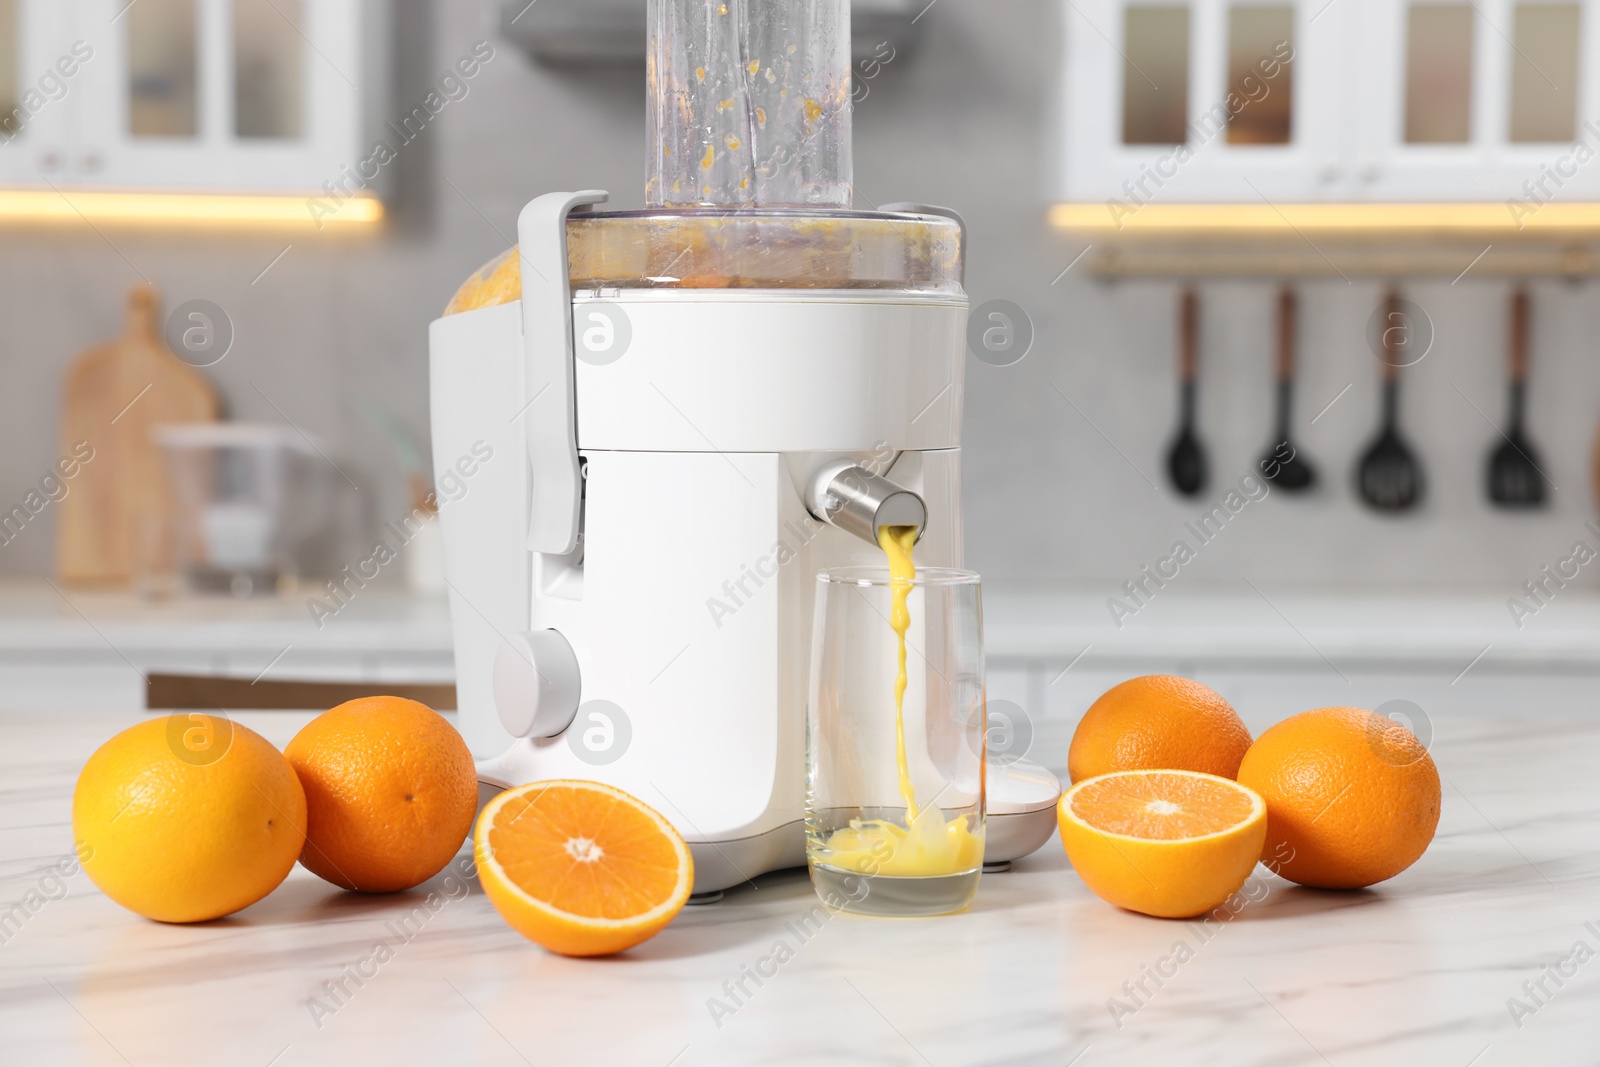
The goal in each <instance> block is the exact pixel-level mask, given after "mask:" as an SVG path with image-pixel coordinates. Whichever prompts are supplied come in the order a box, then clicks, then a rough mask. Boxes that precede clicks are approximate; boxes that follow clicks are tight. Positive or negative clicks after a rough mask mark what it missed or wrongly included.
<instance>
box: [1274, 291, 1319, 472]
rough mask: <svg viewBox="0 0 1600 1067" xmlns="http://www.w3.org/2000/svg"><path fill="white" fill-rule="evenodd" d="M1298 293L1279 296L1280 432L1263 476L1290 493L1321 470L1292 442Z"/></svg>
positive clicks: (1283, 292) (1282, 292)
mask: <svg viewBox="0 0 1600 1067" xmlns="http://www.w3.org/2000/svg"><path fill="white" fill-rule="evenodd" d="M1296 319H1297V316H1296V307H1295V298H1294V290H1293V289H1290V288H1289V287H1288V286H1284V288H1283V290H1282V291H1281V292H1279V293H1278V432H1277V436H1275V437H1274V438H1273V440H1272V444H1270V445H1268V446H1267V452H1266V455H1264V456H1262V457H1261V473H1262V474H1264V475H1266V477H1267V478H1268V479H1269V480H1270V481H1271V482H1272V484H1273V485H1275V486H1277V487H1278V488H1279V489H1282V490H1284V491H1286V492H1290V493H1298V492H1300V491H1302V490H1305V489H1310V488H1311V487H1312V485H1314V484H1315V483H1316V480H1317V469H1316V468H1315V467H1313V466H1312V465H1311V462H1310V461H1309V460H1307V459H1306V458H1305V457H1304V456H1302V455H1301V454H1300V450H1299V449H1298V448H1296V447H1295V446H1294V444H1293V443H1292V442H1291V441H1290V440H1289V410H1290V400H1291V398H1292V396H1293V394H1294V342H1295V330H1296Z"/></svg>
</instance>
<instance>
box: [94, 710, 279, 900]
mask: <svg viewBox="0 0 1600 1067" xmlns="http://www.w3.org/2000/svg"><path fill="white" fill-rule="evenodd" d="M305 825H306V799H305V794H304V793H303V792H302V791H301V789H300V783H299V782H298V781H296V780H295V774H294V771H293V770H291V769H290V768H289V764H288V762H287V761H286V760H285V759H284V758H283V755H282V754H281V753H279V751H278V750H277V749H275V748H273V747H272V744H271V742H269V741H268V740H267V739H266V738H264V737H262V736H261V735H260V734H258V733H256V732H255V731H253V730H249V729H246V728H245V727H243V726H240V725H239V724H238V723H235V722H231V721H229V720H228V719H226V718H224V717H222V716H216V715H202V714H199V713H194V714H186V715H185V714H180V715H166V716H162V717H161V718H155V719H147V720H145V721H144V722H141V723H139V724H138V725H137V726H130V727H129V728H128V729H126V730H124V731H122V732H121V733H120V734H118V735H117V736H115V737H113V738H112V739H111V740H109V741H107V742H106V743H105V744H103V745H101V746H100V747H99V748H98V749H97V750H96V751H95V753H94V755H92V756H90V757H89V762H87V763H86V764H84V766H83V770H82V771H81V772H80V773H79V774H78V784H77V788H76V789H75V790H74V791H73V794H72V833H73V836H74V837H75V838H76V840H77V851H78V856H79V858H80V860H81V861H82V863H83V869H84V871H85V872H87V873H88V875H89V878H90V880H92V881H93V882H94V884H95V885H97V886H99V887H100V889H101V891H102V892H104V893H105V895H106V896H108V897H110V898H111V899H112V900H114V901H116V902H117V903H118V904H121V905H122V906H123V907H125V908H127V909H128V910H130V911H135V912H138V913H139V914H140V915H143V916H144V917H145V918H147V919H159V920H160V921H162V922H170V923H187V922H200V921H203V920H205V919H217V918H221V917H222V916H224V915H229V914H232V913H233V912H236V911H238V910H239V909H241V908H246V907H249V906H250V905H251V904H254V903H255V902H256V901H258V900H260V899H261V898H262V897H264V896H266V895H267V894H268V893H270V892H272V891H273V890H274V889H276V888H277V886H278V883H280V882H282V881H283V880H284V878H285V877H287V876H288V874H289V872H290V871H291V870H293V869H294V861H295V857H296V856H298V855H299V854H300V846H301V844H302V843H304V841H305Z"/></svg>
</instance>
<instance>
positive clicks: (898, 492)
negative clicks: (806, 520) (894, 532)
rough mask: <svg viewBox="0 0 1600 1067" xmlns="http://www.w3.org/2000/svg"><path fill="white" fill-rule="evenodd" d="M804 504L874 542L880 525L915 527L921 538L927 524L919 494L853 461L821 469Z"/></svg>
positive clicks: (823, 517) (831, 520) (809, 488)
mask: <svg viewBox="0 0 1600 1067" xmlns="http://www.w3.org/2000/svg"><path fill="white" fill-rule="evenodd" d="M805 504H806V508H807V509H808V510H809V511H810V512H811V514H813V515H815V516H816V517H817V518H819V519H821V520H822V521H823V522H826V523H830V524H832V525H834V526H837V527H838V528H839V529H841V530H843V531H845V532H846V533H852V534H855V535H856V536H857V537H859V538H861V539H862V540H864V541H866V542H868V543H869V544H874V545H875V544H877V543H878V527H880V526H915V527H916V528H917V539H918V540H919V541H920V540H921V539H922V531H923V529H924V528H925V527H926V526H927V525H928V505H927V504H925V503H923V500H922V498H921V497H920V496H918V495H917V494H916V493H913V492H912V491H911V490H909V489H907V488H906V487H905V486H902V485H896V484H895V483H894V482H891V481H890V480H889V479H887V478H884V477H882V476H881V475H877V474H873V473H872V472H871V471H869V470H867V469H866V468H865V467H861V466H857V465H856V464H854V463H843V464H836V465H834V466H831V467H824V468H823V469H822V470H820V471H818V472H817V473H816V474H815V475H814V476H813V477H812V478H811V481H810V482H809V483H807V485H806V495H805Z"/></svg>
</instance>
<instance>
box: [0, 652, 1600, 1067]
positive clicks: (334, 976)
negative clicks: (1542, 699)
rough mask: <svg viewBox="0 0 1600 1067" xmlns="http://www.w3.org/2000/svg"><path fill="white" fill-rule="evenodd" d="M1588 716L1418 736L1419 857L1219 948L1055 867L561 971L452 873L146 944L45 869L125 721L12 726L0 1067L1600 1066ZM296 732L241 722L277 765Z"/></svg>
mask: <svg viewBox="0 0 1600 1067" xmlns="http://www.w3.org/2000/svg"><path fill="white" fill-rule="evenodd" d="M1470 684H1471V683H1470V681H1468V682H1463V683H1462V687H1463V688H1466V687H1469V686H1470ZM1583 710H1592V709H1584V708H1582V707H1581V706H1580V707H1548V708H1545V709H1543V712H1542V714H1540V715H1539V716H1538V717H1535V718H1531V719H1530V718H1527V717H1526V715H1527V712H1526V711H1524V713H1523V714H1524V717H1523V718H1521V719H1518V720H1513V719H1511V718H1510V717H1505V716H1502V717H1478V716H1461V717H1459V718H1457V717H1450V718H1446V717H1445V716H1443V715H1442V714H1436V715H1435V716H1434V723H1433V726H1434V732H1435V736H1434V738H1433V745H1432V748H1433V754H1434V757H1435V759H1436V760H1437V762H1438V764H1439V766H1440V769H1441V772H1442V774H1443V776H1444V779H1445V786H1444V810H1443V815H1442V818H1441V821H1440V824H1439V833H1438V837H1437V838H1436V839H1435V841H1434V844H1433V847H1432V848H1431V850H1430V851H1429V852H1428V853H1427V855H1425V856H1424V857H1423V858H1422V860H1421V861H1419V862H1418V863H1417V864H1416V865H1415V866H1414V867H1413V868H1412V869H1411V870H1409V871H1406V872H1405V873H1403V874H1402V875H1400V876H1399V877H1397V878H1395V879H1393V880H1392V881H1390V882H1388V883H1385V884H1383V885H1381V886H1379V887H1377V888H1376V889H1372V890H1367V891H1361V892H1353V893H1330V892H1318V891H1313V890H1306V889H1302V888H1299V887H1296V886H1293V885H1291V884H1290V883H1287V882H1284V881H1282V880H1279V879H1277V878H1274V877H1271V876H1269V875H1267V874H1266V872H1265V871H1264V870H1263V869H1260V868H1258V870H1257V875H1256V877H1255V879H1254V880H1253V881H1252V882H1251V883H1247V890H1248V892H1249V895H1250V897H1251V898H1253V899H1251V900H1250V902H1249V903H1247V904H1245V905H1244V906H1243V907H1242V908H1241V909H1240V910H1239V911H1238V913H1237V915H1235V916H1234V917H1233V918H1231V919H1230V920H1229V921H1227V922H1223V923H1216V924H1214V925H1212V926H1211V927H1205V926H1202V925H1200V924H1197V923H1186V922H1172V921H1163V920H1156V919H1150V918H1146V917H1142V916H1138V915H1133V914H1130V913H1125V912H1121V911H1118V910H1117V909H1115V908H1113V907H1111V906H1110V905H1108V904H1105V903H1103V902H1102V901H1100V900H1098V899H1097V898H1095V897H1094V896H1093V895H1092V894H1091V893H1090V892H1089V891H1088V890H1087V889H1086V888H1085V887H1084V886H1083V885H1082V883H1081V882H1079V880H1078V879H1077V877H1076V875H1074V874H1073V872H1072V870H1071V868H1070V867H1069V866H1068V864H1067V862H1066V859H1065V857H1064V856H1063V855H1062V852H1061V849H1060V845H1059V843H1058V842H1057V841H1055V840H1054V839H1052V840H1051V841H1050V842H1049V843H1048V844H1046V845H1045V847H1044V848H1043V849H1041V850H1040V851H1039V852H1038V853H1036V854H1034V855H1033V856H1031V857H1029V858H1027V859H1025V860H1023V861H1021V862H1019V863H1018V864H1016V866H1015V868H1014V869H1013V870H1011V871H1010V872H1008V873H1005V874H998V875H986V876H985V877H984V880H983V884H982V887H981V889H980V890H979V894H978V898H977V901H976V902H975V903H974V905H973V906H972V907H971V908H970V909H968V910H967V911H966V912H964V913H962V914H959V915H954V916H946V917H942V918H935V919H920V920H910V919H902V920H887V919H870V918H862V917H857V916H850V915H832V916H829V915H828V914H827V913H825V912H819V911H816V910H815V909H816V908H817V907H818V904H819V902H818V901H817V899H816V898H815V896H814V894H813V893H812V892H811V889H810V886H809V883H808V882H807V880H806V878H805V875H804V873H803V872H780V873H777V874H773V875H768V876H765V877H762V878H760V879H758V880H757V881H756V883H755V885H754V886H745V887H742V888H740V889H738V890H734V891H730V892H729V893H728V894H727V896H726V898H725V899H724V900H723V901H722V902H721V903H718V904H714V905H709V906H705V907H692V908H688V909H686V910H685V911H684V913H683V914H682V915H680V916H679V918H678V919H677V920H676V921H675V922H674V923H673V925H672V926H671V927H669V928H668V929H667V930H666V931H665V932H664V933H662V934H661V935H660V936H658V937H656V938H655V939H654V940H652V941H650V942H648V943H646V944H645V945H643V946H641V947H639V948H637V949H635V950H633V951H631V952H629V953H627V954H625V955H623V956H621V957H618V958H614V959H608V960H587V961H585V960H568V959H562V958H560V957H556V956H553V955H550V954H548V953H546V952H544V951H543V950H542V949H540V948H538V947H537V946H534V945H532V944H530V943H528V942H526V941H524V940H523V939H522V938H521V937H520V936H518V935H517V934H515V933H513V932H512V931H511V930H510V928H508V927H507V926H506V925H505V924H504V923H502V922H501V921H500V919H499V917H498V916H497V915H496V914H495V912H494V911H493V909H492V908H491V907H490V905H489V903H488V901H487V900H486V899H485V898H484V896H483V895H482V893H481V891H480V890H479V888H478V886H477V885H476V883H475V882H473V881H472V880H471V879H469V878H462V877H460V876H459V874H456V873H451V870H450V869H449V868H447V873H446V874H445V875H441V876H440V877H438V878H435V879H434V880H433V881H432V882H430V883H429V884H427V885H425V886H423V887H421V888H419V889H418V890H414V891H412V892H410V893H406V894H400V895H395V896H387V897H378V896H371V897H368V896H358V895H354V894H347V893H343V892H340V891H339V890H337V889H335V888H333V887H332V886H330V885H328V884H326V883H324V882H321V881H319V880H318V879H316V878H315V877H313V876H312V875H310V874H308V873H307V872H305V871H303V870H299V869H296V871H295V872H294V873H293V874H291V875H290V877H289V879H288V881H287V882H285V883H284V885H282V886H281V887H279V889H278V890H277V891H276V892H275V893H273V894H272V895H271V896H269V897H268V898H267V899H266V900H264V901H262V902H260V903H258V904H256V905H255V906H254V907H251V908H249V909H247V910H245V911H244V912H241V913H240V914H238V915H236V916H234V917H231V918H229V919H225V920H219V921H216V922H212V923H205V924H201V925H196V926H166V925H161V924H157V923H152V922H148V921H145V920H143V919H140V918H138V917H136V916H134V915H132V914H131V913H129V912H126V911H124V910H122V909H121V908H119V907H118V906H117V905H115V904H113V903H111V902H110V901H109V900H107V899H106V898H105V897H104V896H102V895H101V894H100V893H99V892H98V891H97V890H96V889H95V888H94V886H93V885H92V884H91V883H90V882H89V881H88V879H87V878H86V877H85V876H84V875H83V874H82V873H75V874H71V875H69V876H67V877H65V878H64V879H62V880H61V881H57V880H56V879H54V878H53V877H51V876H50V874H49V872H48V868H49V867H50V865H53V864H56V863H58V862H60V861H61V860H63V859H64V858H67V857H70V855H71V847H72V842H71V835H70V828H69V826H70V810H71V796H72V787H73V782H74V779H75V776H76V774H77V771H78V769H79V768H80V767H81V765H82V764H83V762H84V760H85V759H86V758H87V757H88V755H89V753H90V752H92V751H93V749H94V748H95V747H96V746H97V745H98V744H99V743H101V742H102V741H103V740H105V739H106V738H107V737H109V736H111V735H112V734H113V733H114V732H115V731H116V730H118V729H120V728H122V727H123V726H126V725H128V724H129V723H131V722H133V721H135V719H136V718H137V716H135V715H132V714H118V715H110V714H86V715H73V716H70V717H63V716H59V715H43V714H40V715H7V716H4V717H3V718H0V731H3V738H4V744H3V745H0V783H3V786H0V842H3V845H0V923H8V924H9V925H5V926H3V927H0V942H3V943H0V963H3V970H0V1062H3V1063H6V1064H29V1065H31V1064H131V1065H138V1067H143V1065H145V1064H152V1065H157V1064H159V1065H163V1067H167V1065H170V1067H179V1065H184V1064H204V1065H207V1067H210V1065H215V1064H229V1065H244V1067H255V1065H259V1067H268V1065H272V1067H293V1065H301V1064H339V1065H341V1067H344V1065H349V1064H366V1063H385V1064H427V1065H434V1064H442V1063H473V1064H480V1063H481V1064H547V1063H548V1064H569V1063H570V1064H596V1065H602V1064H603V1065H610V1064H642V1065H646V1067H668V1065H678V1067H688V1065H693V1064H753V1063H761V1064H812V1063H826V1062H832V1063H874V1064H935V1065H939V1067H944V1065H955V1064H977V1063H992V1064H1034V1063H1037V1064H1053V1065H1057V1067H1060V1065H1064V1064H1073V1065H1075V1067H1095V1065H1097V1064H1135V1063H1138V1064H1178V1063H1184V1064H1189V1063H1195V1064H1227V1065H1229V1067H1237V1065H1245V1064H1261V1065H1268V1064H1271V1065H1291V1064H1308V1065H1309V1064H1315V1065H1319V1067H1328V1065H1344V1064H1351V1065H1371V1064H1403V1065H1405V1067H1415V1065H1418V1064H1449V1065H1459V1067H1467V1065H1469V1064H1470V1065H1472V1067H1490V1065H1497V1064H1534V1063H1537V1064H1568V1063H1574V1064H1576V1063H1593V1062H1595V1057H1596V1055H1597V1052H1596V1048H1597V1042H1596V1034H1597V1024H1596V1022H1595V1014H1594V1005H1595V1000H1596V995H1597V993H1600V962H1595V961H1594V959H1592V958H1591V957H1595V956H1597V955H1600V792H1597V790H1596V789H1595V786H1594V780H1595V771H1594V768H1595V766H1596V765H1597V764H1600V721H1597V720H1596V719H1594V718H1593V717H1592V716H1590V717H1587V718H1586V717H1582V716H1581V715H1580V714H1579V713H1580V712H1581V711H1583ZM307 718H308V716H306V715H303V714H298V713H295V714H291V713H270V712H268V713H250V714H240V715H239V716H238V719H239V720H240V721H242V722H244V723H246V724H247V725H249V726H251V727H253V728H255V729H257V730H260V731H261V732H262V733H264V734H265V735H266V736H267V737H268V738H269V739H270V740H272V741H273V742H274V743H276V744H279V745H282V744H283V743H285V742H286V741H287V740H288V739H289V738H290V737H291V736H292V735H293V733H294V731H295V730H296V729H298V727H299V726H300V725H301V724H302V723H303V722H305V721H307ZM1070 727H1071V722H1070V720H1049V721H1048V722H1045V723H1041V724H1040V729H1039V731H1038V733H1037V736H1036V740H1035V747H1034V755H1035V756H1036V758H1039V759H1040V760H1041V761H1042V762H1045V763H1046V764H1048V765H1051V766H1054V767H1058V768H1059V767H1060V766H1061V764H1062V763H1063V762H1064V757H1065V745H1066V742H1067V739H1068V737H1069V731H1070ZM458 862H459V860H458ZM12 903H16V904H17V905H18V908H12V909H11V910H10V911H9V912H7V911H6V908H7V907H9V906H10V905H11V904H12ZM19 915H20V918H18V917H17V916H19ZM3 916H9V918H4V917H3ZM808 916H810V917H811V926H810V927H806V926H803V925H802V920H804V919H806V918H807V917H808ZM1180 942H1181V943H1184V944H1186V945H1187V950H1185V951H1180V950H1179V949H1178V948H1177V946H1178V945H1179V943H1180ZM380 945H384V946H387V951H382V952H380V951H379V950H378V946H380ZM780 945H782V946H784V947H783V948H782V949H780V948H779V946H780ZM1580 945H1581V946H1583V947H1582V949H1581V950H1580V949H1579V948H1578V947H1577V946H1580ZM1179 957H1181V960H1180V959H1179ZM1580 958H1581V961H1582V962H1579V960H1580ZM1547 968H1559V969H1558V970H1548V969H1547ZM1563 972H1564V973H1563ZM752 974H759V975H760V976H761V977H760V984H759V985H758V984H757V983H756V981H755V980H754V979H752V978H751V977H749V976H750V975H752ZM1552 974H1553V975H1555V977H1550V975H1552ZM363 975H364V977H363ZM1524 983H1542V984H1543V986H1544V988H1545V989H1546V990H1547V991H1548V994H1547V995H1546V994H1537V993H1534V994H1530V993H1529V992H1528V989H1529V988H1532V987H1525V985H1524ZM341 985H342V988H341ZM741 985H742V987H743V989H742V991H741V989H740V986H741ZM1141 987H1142V989H1141ZM1513 998H1515V1001H1520V1002H1521V1004H1522V1005H1523V1006H1524V1008H1523V1010H1521V1011H1519V1012H1518V1014H1517V1017H1516V1018H1513V1014H1512V1006H1514V1003H1515V1001H1513Z"/></svg>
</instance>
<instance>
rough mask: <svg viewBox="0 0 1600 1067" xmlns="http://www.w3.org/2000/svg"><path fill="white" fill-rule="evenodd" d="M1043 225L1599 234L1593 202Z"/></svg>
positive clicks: (1099, 216) (1181, 215) (1364, 207)
mask: <svg viewBox="0 0 1600 1067" xmlns="http://www.w3.org/2000/svg"><path fill="white" fill-rule="evenodd" d="M1050 221H1051V222H1052V223H1054V224H1055V225H1056V226H1059V227H1061V228H1063V229H1069V230H1090V231H1095V232H1100V233H1106V234H1115V233H1123V234H1129V235H1137V234H1144V233H1149V234H1158V235H1159V234H1174V233H1196V234H1199V233H1217V234H1225V233H1242V234H1268V233H1286V234H1288V233H1294V232H1297V231H1298V232H1300V233H1302V234H1304V233H1320V234H1334V233H1361V232H1366V233H1373V234H1381V233H1386V232H1387V233H1393V232H1401V231H1404V232H1409V233H1484V234H1506V235H1508V236H1510V235H1515V234H1519V233H1521V234H1553V233H1560V232H1568V233H1570V232H1573V231H1581V230H1594V231H1600V203H1546V204H1543V205H1540V204H1537V203H1534V202H1532V201H1528V202H1524V201H1521V200H1515V201H1512V202H1511V203H1509V204H1506V203H1475V204H1405V203H1397V204H1289V203H1280V204H1144V205H1142V206H1141V205H1138V204H1133V203H1125V202H1123V201H1120V200H1116V201H1112V202H1111V203H1109V204H1100V203H1070V204H1056V205H1054V206H1053V207H1051V209H1050Z"/></svg>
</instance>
